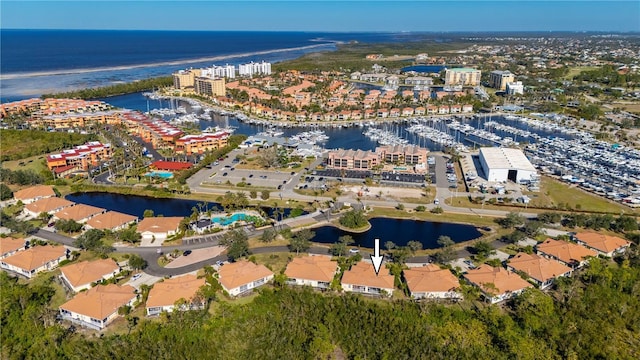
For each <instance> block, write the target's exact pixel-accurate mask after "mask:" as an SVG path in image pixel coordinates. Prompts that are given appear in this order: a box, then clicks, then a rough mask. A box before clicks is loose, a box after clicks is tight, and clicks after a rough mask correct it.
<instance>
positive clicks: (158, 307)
mask: <svg viewBox="0 0 640 360" xmlns="http://www.w3.org/2000/svg"><path fill="white" fill-rule="evenodd" d="M204 285H205V279H204V278H200V279H198V278H197V277H196V276H195V275H184V276H179V277H173V278H170V279H164V281H161V282H158V283H156V284H155V285H153V288H152V289H151V291H149V298H148V299H147V304H146V306H147V315H158V314H160V313H161V312H163V311H166V312H172V311H173V310H175V309H176V306H175V304H176V302H177V301H178V300H180V299H184V300H186V301H187V302H188V304H189V306H182V307H180V308H178V310H192V309H201V308H203V307H204V304H205V303H204V298H203V299H200V300H197V296H196V294H197V292H198V291H199V290H200V288H201V287H203V286H204Z"/></svg>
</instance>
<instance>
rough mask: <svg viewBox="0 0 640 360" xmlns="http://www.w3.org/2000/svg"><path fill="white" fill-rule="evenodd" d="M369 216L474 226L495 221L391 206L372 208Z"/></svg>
mask: <svg viewBox="0 0 640 360" xmlns="http://www.w3.org/2000/svg"><path fill="white" fill-rule="evenodd" d="M367 215H368V216H369V217H393V218H400V219H413V220H426V221H435V222H451V223H463V224H472V225H476V226H493V225H495V222H494V221H493V219H494V218H492V217H489V216H484V217H479V216H475V215H468V214H456V213H450V212H446V211H445V212H444V213H442V214H432V213H430V212H429V211H425V212H415V211H414V212H411V213H408V212H407V211H406V210H396V209H393V208H378V207H376V208H374V209H373V211H371V212H370V213H369V214H367Z"/></svg>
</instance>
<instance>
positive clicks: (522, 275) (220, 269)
mask: <svg viewBox="0 0 640 360" xmlns="http://www.w3.org/2000/svg"><path fill="white" fill-rule="evenodd" d="M579 244H584V246H582V245H579ZM629 246H630V242H628V241H626V240H623V239H620V238H617V237H615V236H605V235H601V234H598V233H593V232H581V233H577V234H575V235H574V236H573V239H572V241H565V240H552V239H547V240H545V241H543V242H541V243H540V244H538V245H537V246H536V247H535V251H536V253H518V254H516V255H514V256H512V257H510V258H509V259H508V260H507V261H506V262H505V263H504V267H502V266H500V267H494V266H490V265H487V264H482V265H480V266H479V267H478V268H471V269H469V270H467V271H466V272H464V273H463V274H462V275H461V277H460V278H458V277H457V276H456V275H455V274H454V272H453V271H452V270H450V269H449V268H444V267H440V266H437V265H435V264H421V265H418V264H413V265H412V266H411V267H408V268H405V269H404V270H403V271H402V274H401V275H400V276H394V275H392V274H391V273H390V270H389V268H388V267H386V266H383V267H382V268H381V269H380V272H379V273H378V274H376V272H375V270H374V268H373V266H372V264H371V262H370V261H366V260H365V261H359V262H356V263H355V264H353V265H351V266H350V267H346V268H344V269H341V268H340V266H339V265H338V262H337V261H336V260H335V259H334V258H332V257H330V256H326V255H302V256H298V257H294V258H293V259H291V260H290V262H289V263H288V264H287V266H286V269H285V270H284V276H286V280H285V282H286V284H288V285H290V286H309V287H312V288H314V289H318V290H323V291H328V290H330V289H340V290H341V291H344V292H353V293H358V294H362V295H367V296H375V297H391V296H393V294H394V292H395V291H396V289H397V288H398V286H399V284H400V283H405V284H406V286H407V290H408V293H409V295H410V297H411V298H412V299H416V300H419V299H441V300H453V301H456V300H460V299H462V298H463V296H462V289H461V288H462V285H461V280H464V281H465V282H466V283H468V284H470V285H472V286H474V287H477V288H478V289H479V291H480V293H481V294H482V297H483V298H484V299H485V300H486V301H487V302H489V303H492V304H494V303H499V302H502V301H504V300H507V299H510V298H512V297H514V296H516V295H518V294H521V293H522V292H523V291H525V290H526V289H528V288H533V287H537V288H539V289H541V290H545V289H548V288H549V287H550V286H551V285H552V284H553V282H554V280H555V279H557V278H559V277H564V276H571V275H572V273H573V272H574V271H575V270H576V269H578V268H579V267H580V265H581V264H586V262H588V261H589V259H590V258H591V257H593V256H597V255H601V256H606V254H607V253H604V251H606V250H611V251H610V252H609V254H621V253H622V252H624V251H625V250H626V249H627V248H628V247H629ZM590 247H593V248H598V249H600V250H599V252H596V251H594V250H591V249H590ZM0 250H1V252H2V256H3V258H2V260H1V261H0V265H1V267H2V269H4V270H6V271H9V272H10V273H13V274H17V275H22V276H24V277H27V278H32V277H33V276H35V275H36V274H37V273H39V272H41V271H50V270H53V269H55V268H56V267H57V266H58V265H59V264H60V262H61V261H63V260H66V259H67V258H68V256H69V251H68V250H67V249H66V248H65V247H64V246H52V245H41V246H28V244H26V243H25V240H24V239H13V238H0ZM124 266H126V265H124ZM214 269H215V270H217V271H214V272H213V276H214V278H215V279H216V281H217V282H219V284H220V285H221V287H222V289H223V290H224V291H225V293H226V294H227V295H228V296H230V297H238V296H244V295H246V294H249V293H251V292H253V290H254V289H256V288H258V287H260V286H263V285H265V284H268V283H269V282H270V281H271V280H272V279H273V278H274V273H273V272H272V271H271V270H270V269H268V268H267V267H265V266H264V265H261V264H256V263H254V262H250V261H247V260H240V261H237V262H232V263H228V264H222V263H218V264H217V265H215V267H214ZM121 270H122V268H121V264H118V263H116V262H115V261H113V260H112V259H98V260H93V261H82V262H78V263H73V262H72V263H71V264H68V265H65V266H63V267H62V268H61V270H60V273H61V275H60V278H61V280H63V283H64V284H65V286H66V288H67V289H68V291H69V292H70V293H78V294H77V295H75V296H74V297H73V298H72V299H71V300H69V301H68V302H66V303H65V304H63V305H61V306H60V314H61V316H62V318H63V319H66V320H70V321H72V322H73V323H75V324H79V325H82V326H86V327H88V328H91V329H95V330H101V329H104V328H105V327H106V326H107V325H108V324H109V323H111V322H112V321H113V320H115V319H116V318H117V317H118V314H119V311H118V309H120V308H122V307H123V306H134V305H137V304H138V302H137V300H139V295H138V293H139V292H138V291H136V290H135V289H134V288H133V287H132V286H130V285H115V284H113V281H114V280H115V278H116V277H118V276H119V273H120V272H121ZM333 284H336V286H333ZM337 284H339V285H337ZM210 285H211V284H208V283H207V282H206V281H205V278H202V277H200V278H199V277H196V276H195V275H184V276H180V277H174V278H169V279H163V280H161V281H160V282H157V283H156V284H154V285H153V287H152V288H151V291H150V292H149V297H148V300H147V302H146V304H145V307H146V313H147V315H149V316H152V315H158V314H160V313H161V312H163V311H166V312H172V311H176V310H179V311H185V310H195V309H202V308H203V307H204V306H205V300H204V298H205V297H204V296H203V291H206V289H207V286H210Z"/></svg>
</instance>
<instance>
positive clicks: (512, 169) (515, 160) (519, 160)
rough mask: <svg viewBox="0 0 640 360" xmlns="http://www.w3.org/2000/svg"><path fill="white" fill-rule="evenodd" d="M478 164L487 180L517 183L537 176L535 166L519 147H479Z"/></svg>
mask: <svg viewBox="0 0 640 360" xmlns="http://www.w3.org/2000/svg"><path fill="white" fill-rule="evenodd" d="M480 164H481V165H482V170H483V171H484V175H485V176H486V177H487V180H488V181H499V182H506V181H507V180H511V181H513V182H516V183H517V182H520V180H531V179H532V178H535V177H536V176H537V172H536V168H535V167H534V166H533V165H532V164H531V162H530V161H529V159H527V157H526V156H525V155H524V153H523V152H522V151H521V150H519V149H510V148H498V147H486V148H480Z"/></svg>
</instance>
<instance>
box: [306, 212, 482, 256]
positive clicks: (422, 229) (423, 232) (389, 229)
mask: <svg viewBox="0 0 640 360" xmlns="http://www.w3.org/2000/svg"><path fill="white" fill-rule="evenodd" d="M369 222H370V223H371V229H370V230H369V231H367V232H364V233H349V232H347V231H344V230H341V229H338V228H336V227H333V226H323V227H319V228H317V229H314V230H313V231H315V233H316V236H315V237H314V238H313V240H312V241H314V242H319V243H334V242H336V241H337V239H338V238H339V237H340V236H343V235H351V236H352V237H353V239H354V240H355V244H353V246H363V247H366V248H373V246H374V240H375V239H380V244H381V246H384V243H385V242H387V241H392V242H393V243H394V244H396V245H397V246H405V245H407V243H408V242H409V241H413V240H415V241H419V242H421V243H422V247H423V248H424V249H435V248H438V247H440V245H438V238H439V237H440V236H442V235H444V236H448V237H450V238H451V240H453V241H454V242H456V243H459V242H463V241H469V240H473V239H476V238H479V237H480V236H482V233H480V231H478V229H477V228H476V227H475V226H473V225H465V224H453V223H441V222H432V221H419V220H408V219H390V218H372V219H369Z"/></svg>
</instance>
